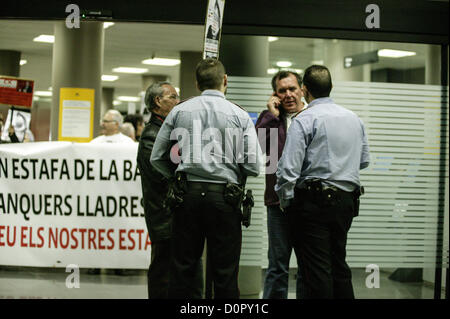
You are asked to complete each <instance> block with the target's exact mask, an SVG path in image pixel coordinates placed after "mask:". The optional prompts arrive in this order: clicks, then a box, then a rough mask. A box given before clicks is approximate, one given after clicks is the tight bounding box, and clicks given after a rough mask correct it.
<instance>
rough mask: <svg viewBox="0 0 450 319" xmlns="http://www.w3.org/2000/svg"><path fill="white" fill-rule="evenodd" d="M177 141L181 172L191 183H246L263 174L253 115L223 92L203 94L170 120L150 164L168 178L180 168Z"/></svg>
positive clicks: (179, 109) (162, 128) (155, 146)
mask: <svg viewBox="0 0 450 319" xmlns="http://www.w3.org/2000/svg"><path fill="white" fill-rule="evenodd" d="M174 143H178V145H179V150H180V155H181V162H180V163H179V165H178V167H177V168H176V171H181V172H185V173H186V175H187V179H188V180H190V181H201V182H213V183H226V182H231V183H241V182H242V178H243V177H244V176H258V175H259V172H260V169H261V161H262V152H261V149H260V146H259V143H258V138H257V134H256V130H255V126H254V124H253V122H252V120H251V118H250V116H249V115H248V113H247V112H246V111H244V110H243V109H241V108H240V107H239V106H237V105H235V104H233V103H231V102H229V101H227V100H226V99H225V95H224V94H223V93H222V92H220V91H217V90H205V91H203V92H202V94H201V95H200V96H197V97H194V98H192V99H189V100H187V101H185V102H183V103H181V104H179V105H177V106H176V107H175V108H174V109H173V110H172V111H171V112H170V113H169V115H168V116H167V118H166V119H165V121H164V124H163V125H162V127H161V130H160V131H159V133H158V136H157V138H156V141H155V145H154V147H153V152H152V155H151V163H152V165H153V166H154V167H155V168H156V169H157V170H158V171H160V172H161V173H162V174H163V175H164V176H166V177H168V178H169V177H171V176H173V174H174V169H175V165H174V164H173V159H172V160H171V159H170V156H172V157H173V155H174V154H173V151H172V152H171V151H170V149H171V147H172V145H173V144H174ZM171 153H172V154H171Z"/></svg>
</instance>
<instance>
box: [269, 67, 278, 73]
mask: <svg viewBox="0 0 450 319" xmlns="http://www.w3.org/2000/svg"><path fill="white" fill-rule="evenodd" d="M277 72H278V69H275V68H270V69H267V74H275V73H277Z"/></svg>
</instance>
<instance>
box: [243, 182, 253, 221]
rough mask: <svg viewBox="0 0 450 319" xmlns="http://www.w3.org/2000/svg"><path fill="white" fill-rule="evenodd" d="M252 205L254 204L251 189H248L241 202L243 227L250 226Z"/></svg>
mask: <svg viewBox="0 0 450 319" xmlns="http://www.w3.org/2000/svg"><path fill="white" fill-rule="evenodd" d="M253 206H255V200H254V199H253V194H252V190H251V189H248V190H247V192H246V193H245V198H244V201H243V202H242V225H244V226H245V227H248V226H250V222H251V219H252V207H253Z"/></svg>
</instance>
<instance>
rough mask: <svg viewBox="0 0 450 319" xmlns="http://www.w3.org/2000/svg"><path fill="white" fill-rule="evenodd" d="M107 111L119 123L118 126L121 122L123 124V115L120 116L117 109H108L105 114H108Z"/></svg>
mask: <svg viewBox="0 0 450 319" xmlns="http://www.w3.org/2000/svg"><path fill="white" fill-rule="evenodd" d="M108 113H109V114H112V118H113V120H114V121H116V122H117V123H119V127H120V126H122V124H123V116H122V114H120V112H119V111H117V110H108V112H106V114H108ZM106 114H105V115H106Z"/></svg>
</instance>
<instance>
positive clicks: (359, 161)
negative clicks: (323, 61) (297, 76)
mask: <svg viewBox="0 0 450 319" xmlns="http://www.w3.org/2000/svg"><path fill="white" fill-rule="evenodd" d="M368 166H369V145H368V141H367V135H366V132H365V128H364V123H363V122H362V121H361V119H360V118H359V117H358V116H357V115H356V114H355V113H353V112H352V111H350V110H347V109H345V108H343V107H342V106H339V105H337V104H335V103H334V102H333V100H332V99H331V98H319V99H315V100H313V101H312V102H311V103H310V104H309V105H308V109H306V110H305V111H303V112H302V113H300V114H299V115H298V116H297V117H295V118H294V120H293V121H292V124H291V126H290V128H289V130H288V134H287V139H286V144H285V146H284V150H283V155H282V156H281V158H280V161H279V162H278V169H277V184H276V185H275V191H276V192H277V194H278V196H279V198H280V203H281V206H282V207H286V206H288V205H289V203H290V200H291V199H292V198H293V197H294V188H295V187H298V188H302V184H303V183H304V181H305V180H307V179H311V178H320V179H322V180H324V183H325V184H329V185H333V186H336V187H338V188H339V189H342V190H344V191H348V192H351V191H353V190H354V189H355V188H356V187H357V186H359V185H360V181H359V170H360V169H363V168H366V167H368Z"/></svg>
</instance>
